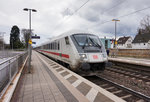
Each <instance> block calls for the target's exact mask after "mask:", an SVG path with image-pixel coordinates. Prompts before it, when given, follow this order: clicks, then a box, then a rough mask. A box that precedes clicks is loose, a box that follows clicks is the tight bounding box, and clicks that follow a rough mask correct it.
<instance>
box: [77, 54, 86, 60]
mask: <svg viewBox="0 0 150 102" xmlns="http://www.w3.org/2000/svg"><path fill="white" fill-rule="evenodd" d="M79 55H80V58H81V59H86V58H87V56H86V54H79Z"/></svg>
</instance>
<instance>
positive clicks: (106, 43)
mask: <svg viewBox="0 0 150 102" xmlns="http://www.w3.org/2000/svg"><path fill="white" fill-rule="evenodd" d="M107 48H108V40H105V49H107Z"/></svg>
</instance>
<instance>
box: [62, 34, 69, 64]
mask: <svg viewBox="0 0 150 102" xmlns="http://www.w3.org/2000/svg"><path fill="white" fill-rule="evenodd" d="M61 44H62V45H61V46H62V49H61V50H62V51H61V52H62V55H61V57H62V60H63V61H64V62H66V63H68V64H69V63H70V55H71V52H70V51H71V46H70V41H69V37H68V36H66V37H64V38H63V39H62V43H61Z"/></svg>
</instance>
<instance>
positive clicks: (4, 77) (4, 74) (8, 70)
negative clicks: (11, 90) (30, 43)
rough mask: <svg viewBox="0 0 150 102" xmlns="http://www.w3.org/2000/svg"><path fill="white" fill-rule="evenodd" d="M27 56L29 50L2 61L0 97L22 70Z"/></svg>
mask: <svg viewBox="0 0 150 102" xmlns="http://www.w3.org/2000/svg"><path fill="white" fill-rule="evenodd" d="M26 57H27V52H25V53H23V54H19V55H16V56H14V57H12V58H9V59H7V60H6V61H3V62H1V63H0V99H1V97H2V96H3V94H4V93H5V91H6V89H7V88H8V86H9V85H10V84H11V81H12V80H13V78H14V77H15V75H16V74H17V73H18V71H19V70H20V68H21V66H22V65H23V63H24V61H25V59H26Z"/></svg>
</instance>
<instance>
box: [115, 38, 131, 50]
mask: <svg viewBox="0 0 150 102" xmlns="http://www.w3.org/2000/svg"><path fill="white" fill-rule="evenodd" d="M117 48H118V49H128V48H132V38H131V37H130V36H128V37H125V36H124V37H120V38H119V39H118V40H117Z"/></svg>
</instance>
